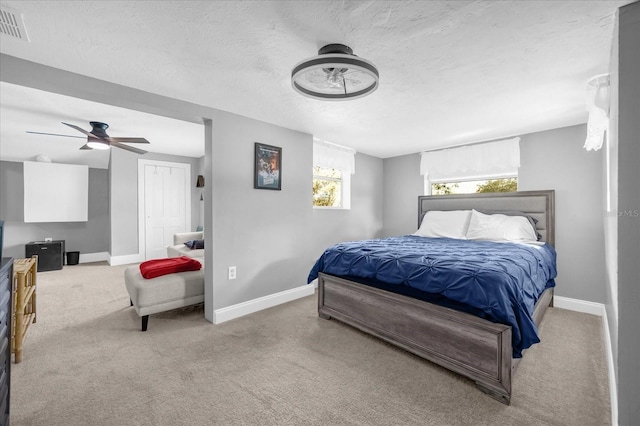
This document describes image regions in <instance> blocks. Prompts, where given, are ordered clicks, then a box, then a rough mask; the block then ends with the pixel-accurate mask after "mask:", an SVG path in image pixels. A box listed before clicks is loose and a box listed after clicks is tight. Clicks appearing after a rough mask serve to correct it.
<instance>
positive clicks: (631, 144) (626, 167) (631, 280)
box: [607, 3, 640, 426]
mask: <svg viewBox="0 0 640 426" xmlns="http://www.w3.org/2000/svg"><path fill="white" fill-rule="evenodd" d="M618 29H619V34H618V49H619V50H618V54H619V62H618V84H619V91H618V95H617V96H618V99H615V98H614V99H612V102H613V103H617V107H618V113H619V115H618V117H617V118H618V126H617V144H618V154H619V155H618V159H617V162H618V164H617V170H618V176H617V177H618V205H617V213H618V214H619V216H617V228H618V232H617V235H618V245H617V265H618V281H617V293H618V320H617V321H612V323H613V324H614V326H615V324H616V323H617V325H618V330H617V336H618V339H617V345H618V348H617V354H618V356H617V372H618V378H617V381H618V419H619V424H620V425H623V426H627V425H629V426H630V425H637V424H638V419H640V397H639V395H640V356H638V353H640V309H639V308H640V55H639V54H638V46H640V3H633V4H630V5H627V6H625V7H622V8H620V11H619V23H618ZM614 60H615V58H614ZM614 123H615V120H614ZM614 125H615V124H614ZM609 305H610V303H608V304H607V307H609Z"/></svg>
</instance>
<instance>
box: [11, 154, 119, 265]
mask: <svg viewBox="0 0 640 426" xmlns="http://www.w3.org/2000/svg"><path fill="white" fill-rule="evenodd" d="M108 206H109V181H108V172H107V170H104V169H93V168H90V169H89V206H88V220H87V222H59V223H25V222H24V174H23V163H19V162H11V161H0V219H3V220H5V234H4V249H3V252H2V255H3V256H5V257H7V256H8V257H16V258H21V257H24V256H25V251H24V245H25V243H28V242H30V241H42V240H44V239H45V238H46V237H51V238H53V239H54V240H65V249H66V250H67V251H79V252H81V253H101V252H108V251H109V214H108V212H109V207H108ZM51 208H55V206H51Z"/></svg>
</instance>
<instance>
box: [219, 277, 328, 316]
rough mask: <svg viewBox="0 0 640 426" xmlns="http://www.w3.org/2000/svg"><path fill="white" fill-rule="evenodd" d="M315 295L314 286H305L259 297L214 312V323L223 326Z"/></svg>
mask: <svg viewBox="0 0 640 426" xmlns="http://www.w3.org/2000/svg"><path fill="white" fill-rule="evenodd" d="M314 293H315V288H314V286H312V285H303V286H300V287H296V288H292V289H291V290H285V291H281V292H280V293H275V294H270V295H268V296H264V297H259V298H257V299H253V300H249V301H247V302H243V303H238V304H236V305H231V306H227V307H226V308H221V309H216V310H215V311H213V323H214V324H221V323H223V322H225V321H229V320H232V319H235V318H240V317H242V316H245V315H249V314H252V313H254V312H258V311H261V310H263V309H267V308H271V307H273V306H276V305H280V304H282V303H287V302H291V301H292V300H296V299H300V298H302V297H306V296H310V295H312V294H314Z"/></svg>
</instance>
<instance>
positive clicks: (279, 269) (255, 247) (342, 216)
mask: <svg viewBox="0 0 640 426" xmlns="http://www.w3.org/2000/svg"><path fill="white" fill-rule="evenodd" d="M212 126H213V149H212V173H213V177H212V179H211V181H212V184H211V187H210V188H209V182H207V184H206V186H207V191H206V194H205V196H206V195H207V194H209V192H210V191H211V197H212V200H213V201H212V202H213V205H212V215H211V217H209V218H207V219H209V220H208V221H207V222H205V229H206V228H207V227H209V226H212V227H213V231H212V237H213V243H212V244H211V247H212V252H211V258H210V260H209V258H208V257H207V260H206V262H207V265H209V262H212V263H213V267H212V268H208V267H207V274H212V275H213V276H212V281H213V283H214V295H213V302H214V307H215V309H220V308H223V307H226V306H230V305H234V304H238V303H242V302H245V301H248V300H252V299H256V298H258V297H262V296H267V295H270V294H273V293H277V292H281V291H285V290H289V289H292V288H295V287H298V286H301V285H304V284H306V282H307V281H306V280H307V275H308V274H309V270H310V269H311V266H312V265H313V263H314V262H315V260H316V259H317V257H319V256H320V254H321V253H322V251H323V250H324V249H325V248H326V246H327V245H328V244H330V243H333V242H337V241H344V240H346V239H352V238H353V239H355V238H372V237H374V236H376V235H378V233H379V231H380V229H381V228H382V213H381V209H382V193H381V190H380V188H381V186H382V160H380V159H377V158H373V157H370V156H367V155H362V154H358V155H356V170H357V173H356V174H355V175H354V176H352V200H351V209H350V210H332V211H327V210H322V211H320V210H314V209H313V207H312V191H311V188H312V179H313V173H312V171H313V167H312V166H313V137H312V136H311V135H309V134H306V133H301V132H297V131H293V130H289V129H285V128H282V127H278V126H275V125H272V124H268V123H264V122H261V121H256V120H252V119H249V118H246V117H241V116H238V115H235V114H231V113H224V112H218V113H216V115H215V118H214V120H213V123H212ZM255 142H261V143H265V144H268V145H275V146H279V147H281V148H282V190H281V191H272V190H259V189H254V188H253V171H254V143H255ZM229 266H236V267H237V279H236V280H232V281H230V280H228V279H227V268H228V267H229Z"/></svg>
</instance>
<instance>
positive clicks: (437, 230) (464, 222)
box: [413, 210, 471, 239]
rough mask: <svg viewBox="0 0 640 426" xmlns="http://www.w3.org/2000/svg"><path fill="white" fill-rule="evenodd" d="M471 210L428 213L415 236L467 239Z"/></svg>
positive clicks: (432, 211) (433, 211)
mask: <svg viewBox="0 0 640 426" xmlns="http://www.w3.org/2000/svg"><path fill="white" fill-rule="evenodd" d="M470 218H471V210H451V211H440V210H431V211H428V212H427V213H426V214H425V215H424V217H423V218H422V223H421V224H420V228H419V229H418V231H416V232H415V233H414V234H413V235H418V236H420V237H431V238H457V239H465V238H466V234H467V228H468V227H469V219H470Z"/></svg>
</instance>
